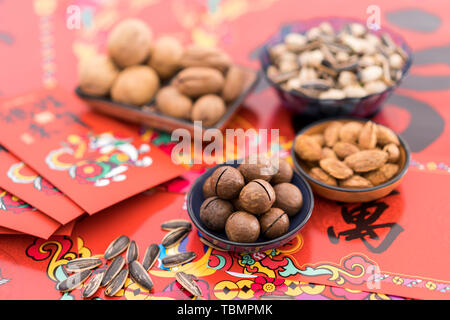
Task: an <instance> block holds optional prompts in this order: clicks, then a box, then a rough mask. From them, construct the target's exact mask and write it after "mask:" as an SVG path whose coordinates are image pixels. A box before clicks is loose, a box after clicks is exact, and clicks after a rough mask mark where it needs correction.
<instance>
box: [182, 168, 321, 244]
mask: <svg viewBox="0 0 450 320" xmlns="http://www.w3.org/2000/svg"><path fill="white" fill-rule="evenodd" d="M237 161H239V160H234V162H233V164H236V162H237ZM226 165H230V163H227V162H224V163H221V164H218V165H215V166H214V167H211V168H209V169H208V170H207V171H205V172H204V173H203V174H202V175H201V176H200V177H198V178H197V179H196V180H195V182H194V183H193V184H192V186H191V188H190V189H189V192H188V194H187V198H186V207H187V212H188V215H189V218H190V219H191V221H192V222H193V223H194V225H195V227H196V228H197V229H198V231H199V232H200V233H201V234H203V233H204V234H206V235H207V236H208V237H211V238H212V239H215V240H218V241H221V242H223V243H225V244H227V245H229V246H233V247H248V248H255V247H265V246H270V245H273V244H275V243H277V242H280V241H283V240H285V239H286V238H289V237H291V236H293V235H295V234H297V233H298V232H299V231H300V230H301V229H302V228H303V227H304V226H305V224H306V223H307V222H308V220H309V219H310V218H311V215H312V212H313V209H314V194H313V191H312V189H311V186H310V185H309V183H308V181H306V179H305V177H303V176H302V175H301V174H299V173H298V172H296V171H295V170H293V173H294V174H295V175H297V176H298V178H299V179H300V180H301V181H302V182H303V183H304V185H305V188H306V191H307V192H306V196H308V197H309V199H310V203H311V204H310V206H309V210H308V211H307V212H306V216H305V218H304V219H303V220H302V221H301V222H300V223H299V224H298V226H296V227H295V228H294V229H292V230H291V231H289V232H287V233H285V234H283V235H282V236H280V237H278V238H275V239H270V240H267V241H263V242H248V243H245V242H236V241H232V240H229V239H223V238H221V237H218V236H216V235H215V234H214V233H212V232H211V231H209V230H208V229H207V228H204V227H203V226H202V225H201V223H200V221H198V220H197V218H196V217H195V214H194V212H193V211H194V210H193V208H192V204H191V203H192V198H193V190H194V189H195V188H194V187H195V186H197V185H198V184H200V180H201V177H203V176H204V175H206V174H207V173H210V172H213V171H214V170H215V169H217V168H219V167H221V166H226ZM302 196H303V197H304V196H305V195H304V194H303V193H302Z"/></svg>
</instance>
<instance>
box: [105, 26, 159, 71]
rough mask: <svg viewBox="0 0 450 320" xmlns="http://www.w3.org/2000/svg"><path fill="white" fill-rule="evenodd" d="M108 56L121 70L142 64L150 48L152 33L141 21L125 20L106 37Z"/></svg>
mask: <svg viewBox="0 0 450 320" xmlns="http://www.w3.org/2000/svg"><path fill="white" fill-rule="evenodd" d="M107 46H108V54H109V56H110V57H111V58H112V59H113V60H114V62H115V63H116V64H117V65H118V66H119V67H121V68H125V67H129V66H132V65H137V64H140V63H142V62H144V61H145V60H146V59H147V57H148V56H149V54H150V50H151V47H152V32H151V30H150V28H149V27H148V26H147V24H145V23H144V22H143V21H142V20H139V19H126V20H123V21H122V22H120V23H119V24H117V25H116V26H115V27H114V29H112V30H111V32H110V33H109V35H108V43H107Z"/></svg>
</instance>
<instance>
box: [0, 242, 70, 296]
mask: <svg viewBox="0 0 450 320" xmlns="http://www.w3.org/2000/svg"><path fill="white" fill-rule="evenodd" d="M77 255H78V246H77V238H76V236H72V237H67V236H52V237H51V238H50V239H48V240H43V239H37V238H34V237H31V236H23V235H20V236H18V235H3V236H0V299H1V300H14V299H19V300H28V299H38V300H43V299H44V300H45V299H65V300H71V299H75V296H74V295H73V294H71V293H69V292H68V293H64V294H61V293H60V292H59V291H57V290H56V288H55V285H56V284H57V283H58V282H59V281H62V280H65V279H66V278H67V273H66V272H65V271H64V268H63V265H64V264H65V263H67V261H69V260H71V259H74V258H76V257H77Z"/></svg>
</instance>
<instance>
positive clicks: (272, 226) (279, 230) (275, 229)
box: [259, 208, 289, 239]
mask: <svg viewBox="0 0 450 320" xmlns="http://www.w3.org/2000/svg"><path fill="white" fill-rule="evenodd" d="M259 224H260V225H261V235H262V236H263V237H264V238H268V239H275V238H278V237H281V236H282V235H283V234H285V233H286V232H287V231H288V230H289V217H288V215H287V214H286V213H285V212H284V211H283V210H281V209H280V208H271V209H270V210H269V211H267V212H266V213H264V214H263V215H262V216H261V218H260V219H259Z"/></svg>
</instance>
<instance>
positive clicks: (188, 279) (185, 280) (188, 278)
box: [175, 272, 203, 297]
mask: <svg viewBox="0 0 450 320" xmlns="http://www.w3.org/2000/svg"><path fill="white" fill-rule="evenodd" d="M175 278H176V279H177V281H178V283H179V284H181V286H182V287H183V288H184V289H186V290H187V291H189V292H190V293H191V294H192V295H194V296H197V297H201V296H203V294H202V290H201V289H200V287H199V286H198V285H197V283H196V282H195V278H194V277H193V276H192V275H190V274H187V273H184V272H177V273H176V274H175Z"/></svg>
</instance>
